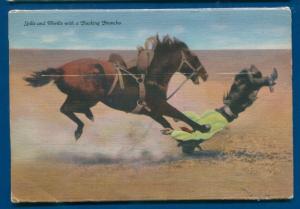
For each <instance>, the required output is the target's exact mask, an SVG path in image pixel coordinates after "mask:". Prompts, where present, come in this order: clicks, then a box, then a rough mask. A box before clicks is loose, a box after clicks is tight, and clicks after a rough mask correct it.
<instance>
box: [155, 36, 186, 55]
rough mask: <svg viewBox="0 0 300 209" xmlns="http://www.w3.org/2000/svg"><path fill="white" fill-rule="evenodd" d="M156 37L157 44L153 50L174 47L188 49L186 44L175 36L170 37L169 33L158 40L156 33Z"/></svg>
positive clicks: (174, 48)
mask: <svg viewBox="0 0 300 209" xmlns="http://www.w3.org/2000/svg"><path fill="white" fill-rule="evenodd" d="M156 39H157V45H156V47H155V52H160V51H164V52H165V51H173V50H176V49H188V46H187V45H186V44H185V43H184V42H183V41H180V40H179V39H177V38H176V37H170V36H169V35H166V36H164V37H163V38H162V40H160V38H159V36H158V35H156Z"/></svg>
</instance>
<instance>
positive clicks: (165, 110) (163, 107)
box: [159, 102, 210, 133]
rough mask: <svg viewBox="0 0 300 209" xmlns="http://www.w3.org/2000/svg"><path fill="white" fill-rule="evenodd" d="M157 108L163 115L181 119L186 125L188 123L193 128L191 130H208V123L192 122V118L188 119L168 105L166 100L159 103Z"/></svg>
mask: <svg viewBox="0 0 300 209" xmlns="http://www.w3.org/2000/svg"><path fill="white" fill-rule="evenodd" d="M159 109H160V110H159V111H160V112H161V113H162V114H163V115H166V116H169V117H172V118H176V119H178V120H181V121H183V122H185V123H187V124H188V125H190V126H191V127H192V128H193V130H198V131H201V132H203V133H205V132H208V131H209V130H210V126H209V125H200V124H198V123H196V122H194V121H193V120H191V119H189V118H188V117H187V116H185V115H184V114H183V113H182V112H180V111H179V110H177V109H176V108H175V107H173V106H172V105H170V104H169V103H167V102H163V103H161V104H160V106H159Z"/></svg>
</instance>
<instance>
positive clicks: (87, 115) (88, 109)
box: [83, 107, 94, 121]
mask: <svg viewBox="0 0 300 209" xmlns="http://www.w3.org/2000/svg"><path fill="white" fill-rule="evenodd" d="M83 113H84V114H85V116H86V117H87V118H88V119H90V120H91V121H94V115H93V113H92V111H91V110H90V108H89V107H87V109H86V110H84V111H83Z"/></svg>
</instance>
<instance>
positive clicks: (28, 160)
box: [10, 50, 293, 202]
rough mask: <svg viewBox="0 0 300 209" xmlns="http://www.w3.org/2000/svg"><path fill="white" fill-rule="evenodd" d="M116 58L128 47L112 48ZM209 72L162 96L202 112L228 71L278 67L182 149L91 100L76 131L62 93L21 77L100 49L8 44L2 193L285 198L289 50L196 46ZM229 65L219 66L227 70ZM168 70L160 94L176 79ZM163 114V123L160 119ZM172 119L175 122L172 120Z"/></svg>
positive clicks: (142, 121) (218, 100)
mask: <svg viewBox="0 0 300 209" xmlns="http://www.w3.org/2000/svg"><path fill="white" fill-rule="evenodd" d="M120 53H121V54H122V56H124V57H125V58H126V60H130V59H132V58H133V57H134V55H135V52H127V51H121V52H120ZM197 53H198V55H199V58H200V60H201V61H202V63H203V65H204V66H205V67H206V69H207V71H208V73H209V76H210V78H209V80H208V81H207V82H205V83H202V84H201V85H200V86H195V85H193V84H192V83H191V82H189V83H188V84H187V85H186V86H184V88H182V89H181V90H180V91H179V93H178V94H176V95H175V96H174V97H173V98H172V99H171V101H170V102H171V103H172V104H173V105H174V106H176V107H177V108H178V109H180V110H182V111H187V110H192V111H195V112H199V114H200V113H201V112H204V111H205V110H207V109H213V108H216V107H219V106H221V105H222V97H223V94H224V93H225V92H226V91H227V90H229V87H230V85H231V83H232V78H233V75H232V74H230V73H236V72H239V71H240V70H241V69H242V68H244V67H249V66H250V64H256V66H257V67H258V68H259V69H260V70H261V71H262V72H263V73H266V74H268V73H271V71H272V68H273V67H276V68H277V69H278V71H279V80H278V84H277V86H276V87H275V92H274V93H272V94H271V93H270V92H269V89H268V88H265V89H262V90H261V91H260V93H259V95H258V97H259V98H258V99H257V101H256V102H255V103H254V105H253V106H252V107H250V108H249V109H247V110H246V111H245V112H244V113H242V114H241V115H240V116H239V118H238V119H237V120H236V121H234V122H233V123H231V124H230V126H229V127H228V128H226V129H225V130H224V131H222V132H221V133H219V134H217V135H216V136H215V137H213V138H212V139H211V140H209V141H207V142H205V143H203V145H202V148H203V151H201V152H197V153H196V154H195V155H194V156H186V155H184V154H182V153H181V150H180V149H179V148H178V147H177V146H176V145H177V144H176V142H175V141H174V140H172V139H171V138H170V137H168V136H164V135H161V134H160V130H161V129H162V128H161V127H160V125H159V124H156V123H155V122H153V121H152V120H151V119H150V118H147V117H145V116H139V115H133V114H128V113H123V112H120V111H117V110H113V109H110V108H108V107H106V106H104V105H103V104H101V103H99V104H98V105H97V106H95V107H94V108H93V109H92V111H93V113H94V115H95V121H94V122H91V121H88V120H87V119H86V118H85V117H83V116H82V115H79V116H80V117H81V119H82V120H83V121H84V123H85V124H86V126H85V129H84V132H83V135H82V137H81V138H80V140H79V141H77V142H76V141H75V139H74V136H73V132H74V130H75V124H73V122H71V121H70V120H69V119H68V118H67V117H65V116H64V115H63V114H61V113H60V112H59V108H60V106H61V104H62V103H63V101H64V99H65V95H64V94H62V93H61V92H60V91H59V90H58V89H57V88H56V87H55V86H54V85H53V84H50V85H47V86H44V87H42V88H36V89H33V88H31V87H29V86H26V84H25V82H24V81H23V80H22V77H24V76H25V75H29V74H30V73H31V72H32V71H38V70H42V69H46V68H47V67H58V66H59V65H61V64H64V63H65V62H67V61H71V60H74V59H77V58H82V57H97V58H99V57H101V58H106V57H107V55H108V54H109V51H104V52H103V51H54V50H53V51H51V50H50V51H47V50H11V51H10V56H11V60H10V66H11V67H10V70H11V73H10V76H11V77H10V82H11V83H10V89H11V92H10V95H11V101H10V102H11V149H12V163H11V165H12V170H11V172H12V173H11V175H12V200H13V201H15V202H36V201H38V202H49V201H57V202H60V201H65V202H68V201H96V200H97V201H112V200H174V199H180V200H182V199H270V198H277V199H284V198H291V197H292V196H293V159H292V151H293V150H292V148H293V144H292V97H291V93H292V89H291V60H290V56H291V54H290V51H285V50H265V51H254V50H249V51H229V50H228V51H199V52H197ZM228 73H229V74H228ZM182 79H184V78H183V76H181V75H179V74H178V75H175V76H174V77H173V79H172V80H171V86H170V89H169V92H171V91H172V89H175V88H176V87H177V85H178V84H179V83H180V82H181V81H182ZM169 121H172V120H171V119H169ZM172 124H173V125H174V126H175V127H179V126H180V125H182V123H179V124H176V123H175V122H172Z"/></svg>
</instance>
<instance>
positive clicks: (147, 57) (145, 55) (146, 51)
mask: <svg viewBox="0 0 300 209" xmlns="http://www.w3.org/2000/svg"><path fill="white" fill-rule="evenodd" d="M156 45H157V38H156V37H154V36H152V37H149V38H148V39H147V40H146V41H145V44H144V47H138V55H137V60H136V66H137V68H138V70H140V71H142V72H147V70H148V67H149V66H150V64H151V62H152V59H153V56H154V49H155V47H156Z"/></svg>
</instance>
